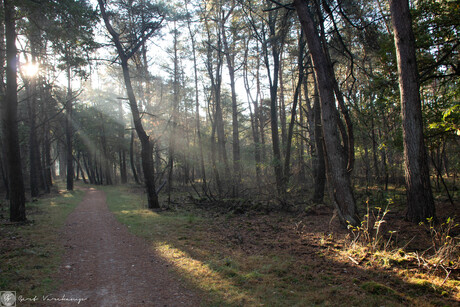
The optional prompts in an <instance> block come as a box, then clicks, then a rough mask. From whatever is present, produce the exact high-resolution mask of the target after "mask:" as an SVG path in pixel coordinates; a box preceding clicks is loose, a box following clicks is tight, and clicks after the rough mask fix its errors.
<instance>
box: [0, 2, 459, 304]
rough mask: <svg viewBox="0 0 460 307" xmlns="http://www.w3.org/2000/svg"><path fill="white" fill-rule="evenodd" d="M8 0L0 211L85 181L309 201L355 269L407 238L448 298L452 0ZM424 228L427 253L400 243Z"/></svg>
mask: <svg viewBox="0 0 460 307" xmlns="http://www.w3.org/2000/svg"><path fill="white" fill-rule="evenodd" d="M2 2H3V3H2V8H1V9H0V15H1V18H0V27H1V30H0V35H1V37H0V61H1V63H2V65H1V66H0V80H1V84H0V107H1V121H2V129H1V132H0V148H1V151H0V160H1V161H0V162H1V163H0V173H1V184H0V196H1V200H0V206H1V207H0V212H1V215H0V219H1V220H2V222H1V223H2V224H5V225H16V224H18V225H27V223H29V222H30V220H31V216H32V217H33V214H34V210H35V209H30V210H29V209H28V208H29V204H32V203H34V202H37V201H38V202H40V200H41V199H43V198H46V197H51V196H52V195H54V193H56V190H60V191H61V192H62V193H64V192H65V191H64V190H66V191H68V192H72V193H73V191H74V190H79V189H82V187H83V188H84V187H95V189H102V190H104V191H115V190H116V189H121V190H123V191H126V193H131V192H132V191H133V190H134V191H136V192H135V193H134V194H139V195H141V200H139V203H141V204H142V207H143V208H144V209H146V211H145V212H149V211H151V212H153V213H159V214H162V212H166V213H165V214H172V213H171V212H176V211H177V212H180V210H183V209H184V208H188V207H189V206H191V207H193V209H190V210H201V211H203V212H207V213H203V214H204V215H206V214H217V215H219V216H222V215H229V214H231V215H232V221H233V222H235V223H236V224H238V223H243V221H245V219H246V218H249V217H251V216H252V215H253V216H254V217H255V218H254V220H256V219H258V221H259V222H260V221H262V220H264V219H265V218H271V217H273V216H276V218H277V220H278V222H277V223H275V224H277V225H278V224H279V227H280V228H283V226H282V225H284V224H283V223H286V222H287V221H288V220H289V221H292V219H293V218H294V217H295V218H300V217H302V218H303V217H305V218H307V217H311V216H313V219H315V216H316V217H317V218H318V219H321V220H322V223H323V224H324V225H321V226H318V227H322V226H324V227H326V228H327V230H324V232H322V233H323V235H324V236H328V238H329V239H330V240H333V239H332V236H333V235H332V234H333V233H334V231H335V232H337V233H338V234H340V235H342V237H341V238H342V239H340V240H343V241H340V242H341V244H342V245H346V246H349V244H351V243H343V242H350V241H351V242H352V243H353V244H355V243H357V242H361V243H362V244H364V246H366V248H367V249H366V251H365V252H363V253H362V254H359V253H358V252H356V253H358V254H350V255H348V256H347V257H348V258H349V259H350V261H351V262H352V263H353V265H360V264H361V263H362V262H363V260H362V259H365V258H366V257H370V256H369V255H370V254H373V253H376V252H377V251H378V250H382V249H383V250H385V251H386V250H389V249H390V246H392V247H394V248H395V250H400V251H401V249H400V248H399V247H400V246H399V245H398V244H400V245H401V246H404V247H407V246H409V249H412V250H411V251H416V256H414V255H415V254H412V256H413V257H412V258H411V263H412V264H414V263H416V262H417V261H418V270H419V271H423V272H426V271H427V270H428V272H429V273H433V274H434V275H438V277H439V278H440V280H441V282H442V284H441V286H444V285H447V284H448V282H447V281H448V280H449V281H450V282H452V283H453V284H449V285H451V287H452V288H450V290H449V291H447V290H446V291H447V292H448V293H449V294H445V295H444V297H446V296H447V297H448V299H451V300H453V301H451V303H452V302H454V301H457V303H458V300H460V285H459V284H458V280H459V279H458V278H459V276H460V275H459V274H460V266H459V261H460V256H459V255H460V236H459V234H460V230H459V227H458V224H456V219H458V212H459V196H460V194H459V191H458V184H459V183H458V175H459V171H460V155H459V152H460V142H459V141H460V86H459V82H460V78H459V76H460V66H459V65H460V63H459V59H460V56H459V50H460V37H459V36H460V4H459V2H458V1H453V0H417V1H413V0H389V1H383V0H367V1H362V0H354V1H352V0H311V1H309V0H293V1H286V0H174V1H166V2H162V1H153V0H97V1H96V0H91V1H88V0H59V1H55V0H3V1H2ZM111 186H113V187H115V190H114V189H112V190H111ZM61 188H62V189H61ZM84 189H86V188H84ZM125 189H126V190H125ZM130 191H131V192H130ZM68 192H65V193H68ZM107 193H108V194H107V195H109V192H107ZM69 195H73V194H69ZM126 195H128V194H126ZM126 195H125V196H126ZM130 195H133V194H130ZM108 197H109V196H108ZM120 197H123V195H121V196H120ZM132 197H137V195H136V196H132ZM136 199H137V198H136ZM109 207H110V204H109ZM31 208H35V207H31ZM187 210H189V209H187ZM201 211H200V212H201ZM193 212H195V211H193ZM210 212H211V213H210ZM29 213H30V214H32V215H29ZM146 214H147V213H146ZM197 214H198V213H197ZM115 215H116V216H117V214H115ZM117 218H118V216H117ZM32 220H33V218H32ZM217 220H219V219H217ZM387 221H388V223H387ZM392 221H393V222H394V223H393V222H392ZM122 222H123V221H122ZM189 222H190V221H189ZM223 223H224V224H225V222H223ZM293 223H294V225H295V229H296V230H295V231H297V232H298V233H302V234H305V233H307V232H309V231H311V232H314V231H316V230H315V229H309V227H308V226H305V225H301V224H300V222H293ZM312 223H313V222H312ZM384 223H385V225H383V224H384ZM191 224H192V225H194V223H192V222H191ZM230 224H231V223H230ZM402 224H403V225H404V226H401V225H402ZM328 225H329V226H328ZM233 226H235V225H233ZM233 226H232V227H233ZM152 227H153V226H152ZM155 227H156V226H155ZM165 227H169V226H165ZM222 227H225V226H222ZM235 227H236V228H238V227H239V226H235ZM276 227H278V226H276ZM289 227H290V226H289ZM312 227H314V225H313V226H312ZM385 227H386V228H385ZM391 227H404V228H402V229H401V230H399V232H400V233H401V238H399V241H398V240H396V241H398V242H393V240H395V236H396V235H394V234H395V233H397V232H398V231H396V230H395V229H391ZM420 227H428V228H427V229H428V230H424V231H421V232H422V233H423V235H422V236H424V238H425V240H426V241H425V242H424V243H427V242H428V243H430V244H431V245H430V244H429V245H428V246H427V249H423V250H424V252H423V253H422V254H421V255H420V254H418V252H420V250H419V246H415V247H412V248H411V245H410V243H411V242H412V241H410V239H409V238H408V239H407V240H405V239H404V240H403V239H402V237H403V233H405V232H408V233H409V232H410V233H412V232H414V231H418V230H417V229H420ZM236 228H235V229H236ZM232 229H233V228H232ZM300 229H301V230H300ZM321 229H323V228H321ZM331 229H334V231H331ZM383 229H384V230H383ZM272 230H273V229H272ZM172 231H173V230H172ZM232 231H233V230H232ZM232 231H230V232H231V233H233V232H232ZM245 231H246V230H241V231H240V232H238V231H236V230H235V234H234V236H233V237H232V238H233V239H234V240H235V242H237V243H235V244H238V242H239V244H242V245H244V244H243V241H245V238H244V235H243V234H244V233H245ZM321 231H322V230H321ZM247 232H248V233H246V235H247V236H250V231H249V230H247ZM326 233H328V234H326ZM189 235H190V234H189ZM141 236H143V235H141ZM233 239H232V240H233ZM323 239H324V238H323ZM323 239H322V240H323ZM324 240H326V241H327V240H328V239H327V238H326V239H324ZM347 240H348V241H347ZM408 242H409V243H408ZM406 243H407V245H405V244H406ZM178 244H179V243H178ZM292 244H295V243H292ZM393 245H394V246H393ZM396 245H398V248H396ZM326 246H327V244H326ZM420 246H425V245H423V244H421V245H420ZM342 247H343V246H342ZM343 248H344V249H345V247H343ZM403 249H404V248H403ZM369 253H370V254H369ZM401 253H403V252H402V251H401V252H400V254H401ZM404 253H405V252H404ZM363 255H364V256H363ZM401 255H402V254H401ZM407 255H409V253H407ZM361 256H363V257H364V258H362V259H361V260H359V259H358V258H360V257H361ZM371 258H373V259H376V258H375V257H374V256H372V257H371ZM421 259H422V260H423V261H422V260H421ZM379 261H380V260H378V261H377V262H379ZM412 261H413V262H412ZM421 261H422V262H424V265H421V264H420V263H421ZM225 265H226V264H224V265H223V266H225ZM228 266H230V267H231V264H229V265H227V267H228ZM414 266H415V265H414ZM0 272H1V271H0ZM441 282H439V283H441ZM0 285H1V279H0ZM0 290H4V289H0ZM375 291H383V292H382V293H386V292H385V291H389V290H388V289H386V288H384V289H383V290H382V289H380V288H379V289H377V290H375ZM441 292H442V291H441ZM387 294H388V293H387ZM242 302H243V303H242ZM400 302H401V301H400ZM323 303H324V302H323ZM405 303H407V301H406V302H404V301H403V302H402V304H405ZM235 304H236V303H235ZM273 304H274V305H277V304H275V303H273ZM313 304H315V303H313ZM417 304H418V303H417ZM447 304H448V305H449V303H447ZM236 305H238V306H239V305H245V303H244V301H238V304H236ZM248 305H257V303H254V302H252V303H250V304H249V303H248ZM268 305H270V303H269V304H268ZM300 305H302V304H300ZM300 305H299V306H300ZM435 305H436V304H435Z"/></svg>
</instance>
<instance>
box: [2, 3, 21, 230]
mask: <svg viewBox="0 0 460 307" xmlns="http://www.w3.org/2000/svg"><path fill="white" fill-rule="evenodd" d="M3 5H4V18H5V38H6V59H7V64H6V95H5V101H3V102H2V103H3V104H4V109H3V112H2V113H3V121H2V124H3V125H2V127H3V135H4V142H5V143H4V145H5V149H6V150H5V151H6V159H7V166H8V171H7V173H8V183H9V185H8V187H9V201H10V221H12V222H22V221H25V220H26V207H25V191H24V180H23V175H22V162H21V151H20V147H19V133H18V116H17V115H18V114H17V111H18V96H17V88H18V84H17V67H18V66H17V65H18V62H17V61H18V59H17V49H16V26H15V9H14V5H13V4H12V1H11V0H4V1H3Z"/></svg>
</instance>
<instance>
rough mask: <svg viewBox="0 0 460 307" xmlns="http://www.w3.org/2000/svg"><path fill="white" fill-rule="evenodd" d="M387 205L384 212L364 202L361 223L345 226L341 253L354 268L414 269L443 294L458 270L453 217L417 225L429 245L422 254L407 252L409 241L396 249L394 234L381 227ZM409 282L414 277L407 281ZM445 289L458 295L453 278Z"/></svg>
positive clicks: (459, 249) (459, 257)
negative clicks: (359, 266)
mask: <svg viewBox="0 0 460 307" xmlns="http://www.w3.org/2000/svg"><path fill="white" fill-rule="evenodd" d="M391 204H392V201H391V200H389V201H388V205H387V207H386V208H385V209H382V208H380V207H375V209H374V210H372V209H371V208H370V206H369V201H366V214H365V215H364V217H363V220H362V222H361V224H360V225H359V226H352V225H349V226H348V229H349V235H348V241H347V242H348V244H346V246H345V248H344V249H343V252H344V253H345V255H346V256H347V257H348V258H349V259H350V261H352V262H353V263H354V264H356V265H366V266H371V267H372V266H373V267H383V268H391V267H403V268H415V267H416V268H417V271H418V275H419V276H424V277H423V279H422V280H423V282H424V283H428V284H431V285H432V287H433V288H436V287H440V289H441V290H440V292H441V293H447V292H446V291H444V290H443V288H442V287H443V286H444V285H445V284H446V282H449V279H450V277H451V274H452V272H458V270H459V269H460V237H459V236H458V235H457V236H453V235H452V233H453V231H454V229H456V228H458V227H459V224H458V223H456V222H455V219H454V218H451V217H449V218H447V219H446V221H445V222H443V223H440V224H439V225H435V223H434V221H433V219H432V218H428V219H427V220H426V222H423V223H420V224H419V227H424V228H425V230H426V232H427V233H429V238H430V239H431V246H430V247H429V248H427V249H425V250H422V251H411V252H409V251H406V247H407V245H408V244H409V243H410V241H409V242H408V243H406V244H405V245H403V246H398V244H396V243H395V242H394V240H393V239H394V235H395V234H396V233H397V231H395V230H390V229H386V228H387V227H384V225H385V224H386V223H387V220H386V216H387V214H388V213H389V212H390V209H389V207H390V206H391ZM384 229H385V231H384ZM403 275H406V274H403ZM457 278H458V277H457ZM411 279H414V278H413V277H409V278H408V280H411ZM415 280H416V279H415ZM415 284H418V282H415ZM446 289H457V296H458V295H460V288H459V285H458V280H456V278H452V279H451V280H450V285H449V287H447V288H446Z"/></svg>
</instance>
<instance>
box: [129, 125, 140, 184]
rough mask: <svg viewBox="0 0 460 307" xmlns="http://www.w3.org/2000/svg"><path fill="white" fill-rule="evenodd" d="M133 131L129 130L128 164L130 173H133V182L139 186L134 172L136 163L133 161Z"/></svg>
mask: <svg viewBox="0 0 460 307" xmlns="http://www.w3.org/2000/svg"><path fill="white" fill-rule="evenodd" d="M134 159H135V158H134V130H131V138H130V141H129V162H130V164H131V171H132V172H133V177H134V181H135V182H136V183H137V184H140V181H139V177H138V175H137V171H136V162H135V161H134Z"/></svg>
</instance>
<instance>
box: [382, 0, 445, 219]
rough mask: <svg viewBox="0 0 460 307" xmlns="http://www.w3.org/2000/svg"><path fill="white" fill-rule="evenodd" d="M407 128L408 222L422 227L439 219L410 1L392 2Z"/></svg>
mask: <svg viewBox="0 0 460 307" xmlns="http://www.w3.org/2000/svg"><path fill="white" fill-rule="evenodd" d="M390 11H391V17H392V24H393V32H394V39H395V45H396V55H397V61H398V74H399V90H400V95H401V115H402V125H403V144H404V167H405V176H406V195H407V215H406V217H407V219H408V220H410V221H412V222H415V223H419V222H422V221H425V220H426V219H427V218H430V217H432V218H436V213H435V206H434V200H433V194H432V191H431V183H430V172H429V168H428V158H427V152H426V149H425V142H424V139H423V120H422V108H421V101H420V90H419V79H418V68H417V60H416V57H415V38H414V33H413V31H412V24H411V16H410V11H409V1H408V0H390Z"/></svg>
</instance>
